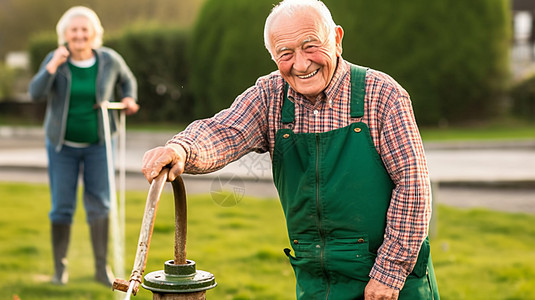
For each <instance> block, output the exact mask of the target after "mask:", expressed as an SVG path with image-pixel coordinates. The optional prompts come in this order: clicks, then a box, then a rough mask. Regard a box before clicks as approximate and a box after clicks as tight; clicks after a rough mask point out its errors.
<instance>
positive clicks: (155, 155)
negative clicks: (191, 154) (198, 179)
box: [141, 147, 186, 183]
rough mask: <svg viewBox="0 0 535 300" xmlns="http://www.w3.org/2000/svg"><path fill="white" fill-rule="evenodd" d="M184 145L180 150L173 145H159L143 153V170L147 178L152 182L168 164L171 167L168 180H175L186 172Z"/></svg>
mask: <svg viewBox="0 0 535 300" xmlns="http://www.w3.org/2000/svg"><path fill="white" fill-rule="evenodd" d="M180 151H182V152H184V150H183V149H182V147H180V148H179V149H178V150H177V149H175V148H173V147H157V148H154V149H152V150H149V151H147V152H145V155H143V161H142V164H143V166H142V168H141V172H142V173H143V175H144V176H145V178H146V179H147V180H148V181H149V183H152V180H153V179H154V178H156V177H157V176H158V175H159V174H160V172H161V171H162V169H163V168H164V167H166V166H168V167H170V168H171V170H170V171H169V177H168V178H167V180H168V181H174V180H175V179H176V178H177V177H178V176H180V174H182V173H183V172H184V160H185V157H186V155H185V154H182V153H181V152H180Z"/></svg>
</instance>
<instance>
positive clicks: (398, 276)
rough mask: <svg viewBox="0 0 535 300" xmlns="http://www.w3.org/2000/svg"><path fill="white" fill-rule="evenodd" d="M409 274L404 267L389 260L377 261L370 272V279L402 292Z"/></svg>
mask: <svg viewBox="0 0 535 300" xmlns="http://www.w3.org/2000/svg"><path fill="white" fill-rule="evenodd" d="M408 275H409V274H408V273H407V271H406V270H405V268H404V267H403V266H400V265H399V264H395V263H392V262H390V261H387V260H384V259H383V260H381V261H380V262H378V261H376V262H375V264H374V265H373V268H372V270H371V272H370V277H371V278H372V279H375V280H377V281H379V282H380V283H382V284H384V285H386V286H388V287H391V288H393V289H396V290H398V291H399V290H401V289H402V288H403V286H404V285H405V280H406V279H407V276H408Z"/></svg>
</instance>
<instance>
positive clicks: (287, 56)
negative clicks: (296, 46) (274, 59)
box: [279, 52, 292, 60]
mask: <svg viewBox="0 0 535 300" xmlns="http://www.w3.org/2000/svg"><path fill="white" fill-rule="evenodd" d="M291 58H292V54H291V53H290V52H286V53H282V54H281V55H279V60H289V59H291Z"/></svg>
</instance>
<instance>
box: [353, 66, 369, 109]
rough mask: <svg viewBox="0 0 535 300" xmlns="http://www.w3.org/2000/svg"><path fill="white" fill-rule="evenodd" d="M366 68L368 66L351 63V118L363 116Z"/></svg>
mask: <svg viewBox="0 0 535 300" xmlns="http://www.w3.org/2000/svg"><path fill="white" fill-rule="evenodd" d="M367 70H368V68H364V67H361V66H357V65H354V64H351V118H361V117H363V116H364V96H365V95H366V71H367Z"/></svg>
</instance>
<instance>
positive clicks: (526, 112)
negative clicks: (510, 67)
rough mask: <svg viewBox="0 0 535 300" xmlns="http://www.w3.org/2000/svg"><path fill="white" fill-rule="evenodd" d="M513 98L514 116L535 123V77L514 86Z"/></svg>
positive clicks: (512, 90)
mask: <svg viewBox="0 0 535 300" xmlns="http://www.w3.org/2000/svg"><path fill="white" fill-rule="evenodd" d="M511 98H512V108H511V110H512V112H513V115H514V116H517V117H520V118H522V119H526V120H528V121H531V122H535V75H534V76H531V77H529V78H527V79H525V80H524V81H522V82H519V83H518V84H516V85H515V86H513V87H512V89H511Z"/></svg>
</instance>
